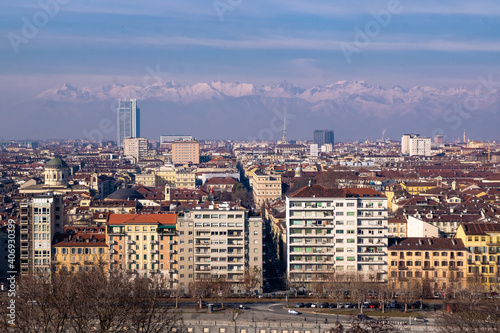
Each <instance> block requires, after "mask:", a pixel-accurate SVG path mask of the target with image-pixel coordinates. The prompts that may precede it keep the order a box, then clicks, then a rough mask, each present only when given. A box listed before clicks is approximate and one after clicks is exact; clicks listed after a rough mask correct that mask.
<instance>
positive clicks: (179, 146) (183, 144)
mask: <svg viewBox="0 0 500 333" xmlns="http://www.w3.org/2000/svg"><path fill="white" fill-rule="evenodd" d="M172 163H174V164H199V163H200V143H199V142H198V141H196V140H186V141H174V142H173V143H172Z"/></svg>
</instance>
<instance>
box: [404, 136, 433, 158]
mask: <svg viewBox="0 0 500 333" xmlns="http://www.w3.org/2000/svg"><path fill="white" fill-rule="evenodd" d="M401 154H404V155H410V156H431V139H430V138H424V137H421V136H420V134H404V135H403V136H402V138H401Z"/></svg>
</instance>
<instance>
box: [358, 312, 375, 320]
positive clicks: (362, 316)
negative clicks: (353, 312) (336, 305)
mask: <svg viewBox="0 0 500 333" xmlns="http://www.w3.org/2000/svg"><path fill="white" fill-rule="evenodd" d="M357 318H358V319H359V320H371V319H372V318H371V317H368V316H367V315H365V314H364V313H358V315H357Z"/></svg>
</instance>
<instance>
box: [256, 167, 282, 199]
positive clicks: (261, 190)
mask: <svg viewBox="0 0 500 333" xmlns="http://www.w3.org/2000/svg"><path fill="white" fill-rule="evenodd" d="M251 186H252V194H253V201H254V204H255V205H256V206H257V207H261V206H262V205H263V204H264V203H265V202H266V201H271V200H274V199H277V198H281V175H276V174H266V173H263V172H262V171H260V170H256V171H255V172H254V173H253V175H252V179H251Z"/></svg>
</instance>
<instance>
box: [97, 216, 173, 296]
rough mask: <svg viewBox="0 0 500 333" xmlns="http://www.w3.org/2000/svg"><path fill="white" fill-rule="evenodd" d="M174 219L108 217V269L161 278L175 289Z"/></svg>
mask: <svg viewBox="0 0 500 333" xmlns="http://www.w3.org/2000/svg"><path fill="white" fill-rule="evenodd" d="M176 224H177V215H176V214H110V215H109V217H108V222H107V235H106V240H107V244H108V246H109V251H108V253H109V255H108V262H109V269H110V270H114V269H124V270H127V271H129V272H130V273H131V274H138V275H141V276H147V277H151V278H154V277H157V278H160V277H161V278H162V279H163V280H164V282H165V287H167V288H176V286H177V268H176V266H177V232H176Z"/></svg>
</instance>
